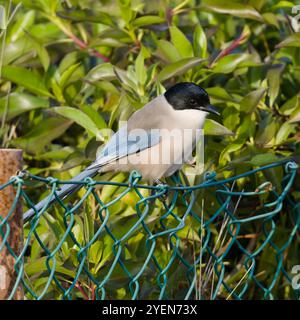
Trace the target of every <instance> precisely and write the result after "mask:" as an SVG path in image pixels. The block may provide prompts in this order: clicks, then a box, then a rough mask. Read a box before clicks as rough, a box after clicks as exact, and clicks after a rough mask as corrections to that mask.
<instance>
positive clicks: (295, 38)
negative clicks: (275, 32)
mask: <svg viewBox="0 0 300 320" xmlns="http://www.w3.org/2000/svg"><path fill="white" fill-rule="evenodd" d="M276 47H277V48H283V47H300V32H297V33H293V34H292V35H290V36H289V37H287V38H286V39H285V40H283V41H282V42H280V43H279V44H278V45H277V46H276Z"/></svg>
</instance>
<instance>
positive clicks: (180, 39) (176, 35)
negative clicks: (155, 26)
mask: <svg viewBox="0 0 300 320" xmlns="http://www.w3.org/2000/svg"><path fill="white" fill-rule="evenodd" d="M170 33H171V40H172V43H173V44H174V46H175V48H176V49H177V50H178V52H179V53H180V55H181V57H182V58H189V57H193V56H194V52H193V46H192V44H191V43H190V41H189V40H188V39H187V38H186V37H185V35H184V34H183V33H182V32H181V31H180V30H179V29H178V28H177V27H175V26H173V27H170Z"/></svg>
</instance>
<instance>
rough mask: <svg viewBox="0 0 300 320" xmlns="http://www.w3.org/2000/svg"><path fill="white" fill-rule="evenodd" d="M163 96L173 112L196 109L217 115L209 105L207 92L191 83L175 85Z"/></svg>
mask: <svg viewBox="0 0 300 320" xmlns="http://www.w3.org/2000/svg"><path fill="white" fill-rule="evenodd" d="M164 95H165V98H166V99H167V101H168V102H169V104H170V105H171V106H172V107H173V108H174V109H175V110H184V109H196V110H201V111H205V112H212V113H215V114H219V113H218V112H217V111H216V109H215V108H214V107H213V106H212V105H211V104H210V101H209V96H208V94H207V92H206V91H205V90H204V89H203V88H201V87H200V86H198V85H196V84H195V83H193V82H180V83H177V84H175V85H174V86H173V87H171V88H170V89H168V90H167V91H166V92H165V93H164Z"/></svg>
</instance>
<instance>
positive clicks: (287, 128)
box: [275, 117, 300, 144]
mask: <svg viewBox="0 0 300 320" xmlns="http://www.w3.org/2000/svg"><path fill="white" fill-rule="evenodd" d="M299 120H300V117H299ZM295 127H296V125H295V124H291V123H290V122H285V123H284V124H283V125H282V126H281V127H280V129H279V130H278V132H277V134H276V138H275V144H281V143H283V142H284V141H285V140H287V139H288V137H289V135H290V134H291V133H292V132H293V131H294V130H295Z"/></svg>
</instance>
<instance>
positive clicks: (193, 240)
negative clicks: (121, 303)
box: [0, 161, 300, 299]
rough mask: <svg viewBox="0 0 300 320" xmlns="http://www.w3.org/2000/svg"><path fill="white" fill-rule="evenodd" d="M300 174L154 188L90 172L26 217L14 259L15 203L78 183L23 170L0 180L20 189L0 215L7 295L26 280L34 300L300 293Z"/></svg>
mask: <svg viewBox="0 0 300 320" xmlns="http://www.w3.org/2000/svg"><path fill="white" fill-rule="evenodd" d="M297 170H298V167H297V165H296V163H294V162H291V161H290V162H287V163H273V164H270V165H267V166H265V167H261V168H258V169H255V170H252V171H248V172H245V173H242V174H240V175H238V176H234V177H230V178H228V179H223V180H219V179H217V176H216V174H215V173H206V174H204V177H203V181H202V182H201V183H200V184H197V185H194V186H186V185H185V184H184V183H182V181H181V179H180V178H179V176H173V178H172V180H173V182H170V184H168V185H158V186H148V185H144V184H142V183H141V180H140V179H141V177H140V175H139V174H138V173H137V172H132V173H131V174H130V176H129V178H128V181H126V182H119V181H116V180H114V179H112V180H111V181H96V180H93V179H90V178H88V179H85V180H84V181H78V182H77V183H78V184H79V185H81V186H82V187H83V188H81V190H80V191H79V192H77V193H76V194H75V195H73V196H70V197H68V198H67V199H66V200H64V201H62V200H60V199H59V198H57V202H56V204H55V205H52V206H50V208H47V206H45V207H44V208H43V209H42V210H40V211H39V212H36V214H35V216H33V217H32V219H31V220H30V221H29V222H26V223H25V225H24V246H23V250H22V252H20V253H19V254H16V253H15V252H13V250H12V248H11V247H10V245H9V243H8V239H9V234H10V228H9V224H10V217H11V216H12V214H13V212H14V210H15V209H16V205H17V204H18V203H20V202H22V203H23V208H24V209H25V208H31V207H33V206H34V204H35V203H36V202H37V199H41V198H43V197H44V196H45V194H46V193H47V194H50V195H54V196H56V192H57V190H59V187H60V186H62V185H63V184H66V183H70V181H60V180H58V179H55V178H52V177H50V178H42V177H38V176H35V175H32V174H30V173H25V174H24V172H21V174H19V175H17V176H14V177H12V178H11V180H10V181H8V182H7V183H6V184H4V185H2V186H0V193H1V190H3V189H5V188H7V187H9V186H10V185H13V186H14V188H15V189H16V197H15V201H14V203H13V205H12V207H11V210H10V212H9V213H8V215H7V217H6V218H5V219H4V218H2V219H1V220H0V235H1V238H2V239H1V243H0V252H1V251H2V250H4V249H6V251H7V254H9V255H12V256H13V257H14V259H15V265H14V268H15V273H16V281H15V284H14V286H13V289H12V291H11V293H10V296H9V299H13V297H14V295H15V293H16V290H17V289H18V287H20V286H22V287H23V290H24V292H25V297H26V298H27V299H299V298H300V288H299V285H298V287H297V286H296V287H295V285H292V284H293V276H294V274H293V273H292V270H293V266H295V265H297V264H299V252H300V251H299V245H300V237H299V231H300V201H299V200H298V201H297V195H298V196H299V191H297V188H296V182H297V178H298V177H297ZM274 172H276V176H277V177H278V176H281V177H282V180H281V181H275V183H276V185H274V182H273V184H272V183H271V181H272V174H274ZM253 185H254V186H255V189H254V190H249V187H251V186H253ZM45 190H46V191H45ZM41 195H42V196H41Z"/></svg>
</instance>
